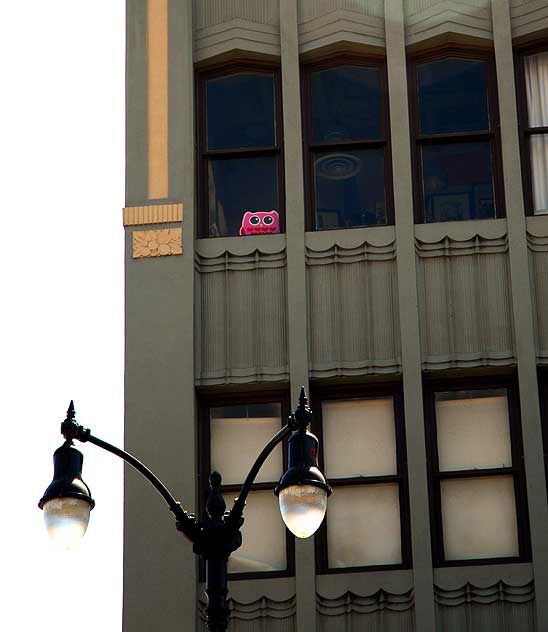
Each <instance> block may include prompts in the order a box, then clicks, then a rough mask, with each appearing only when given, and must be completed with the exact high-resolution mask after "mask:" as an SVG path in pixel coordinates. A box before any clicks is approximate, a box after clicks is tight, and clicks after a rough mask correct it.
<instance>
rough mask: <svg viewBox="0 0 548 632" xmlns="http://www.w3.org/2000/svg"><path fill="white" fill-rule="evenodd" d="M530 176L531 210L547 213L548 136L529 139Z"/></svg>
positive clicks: (537, 135) (542, 135) (536, 136)
mask: <svg viewBox="0 0 548 632" xmlns="http://www.w3.org/2000/svg"><path fill="white" fill-rule="evenodd" d="M529 147H530V148H531V174H532V176H533V210H534V211H535V213H539V214H540V213H548V135H546V134H534V135H533V136H531V137H530V144H529Z"/></svg>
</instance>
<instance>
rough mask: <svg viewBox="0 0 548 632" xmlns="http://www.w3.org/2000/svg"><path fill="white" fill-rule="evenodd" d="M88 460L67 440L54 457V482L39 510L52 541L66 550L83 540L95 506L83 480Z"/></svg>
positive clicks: (45, 494) (41, 501) (44, 496)
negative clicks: (42, 514) (85, 462)
mask: <svg viewBox="0 0 548 632" xmlns="http://www.w3.org/2000/svg"><path fill="white" fill-rule="evenodd" d="M83 462H84V457H83V455H82V453H81V452H80V451H79V450H77V449H76V448H75V447H74V446H73V445H72V441H70V440H67V441H65V443H64V444H63V445H62V446H61V447H60V448H57V450H55V453H54V455H53V468H54V471H53V481H52V482H51V484H50V485H49V487H48V488H47V489H46V491H45V492H44V495H43V496H42V498H41V499H40V502H39V503H38V506H39V507H40V509H43V510H44V521H45V523H46V529H47V531H48V535H49V536H50V538H51V539H52V540H53V541H54V542H56V543H57V544H60V545H61V546H63V547H64V548H67V549H70V548H73V547H74V546H75V545H76V544H78V542H79V541H80V540H81V538H82V537H83V535H84V533H85V532H86V529H87V526H88V522H89V512H90V511H91V510H92V509H93V507H94V506H95V501H94V500H93V498H92V497H91V492H90V490H89V487H88V486H87V485H86V484H85V483H84V481H83V480H82V464H83Z"/></svg>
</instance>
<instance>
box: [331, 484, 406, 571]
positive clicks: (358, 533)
mask: <svg viewBox="0 0 548 632" xmlns="http://www.w3.org/2000/svg"><path fill="white" fill-rule="evenodd" d="M327 550H328V564H329V567H330V568H344V567H352V566H374V565H380V564H401V561H402V551H401V528H400V501H399V490H398V485H397V484H383V485H359V486H354V487H336V488H335V489H334V490H333V494H332V495H331V496H330V497H329V502H328V504H327Z"/></svg>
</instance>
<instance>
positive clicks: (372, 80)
mask: <svg viewBox="0 0 548 632" xmlns="http://www.w3.org/2000/svg"><path fill="white" fill-rule="evenodd" d="M303 76H304V83H303V93H304V94H303V105H304V115H303V118H304V138H305V162H306V168H305V177H306V182H307V191H308V193H307V209H308V210H307V229H308V230H326V229H333V228H351V227H355V226H377V225H382V224H387V223H393V221H394V219H393V209H392V207H393V205H392V186H391V180H392V176H391V159H390V143H389V140H388V129H389V123H388V104H387V94H388V92H387V81H386V70H385V63H384V60H380V61H379V60H372V61H364V60H363V59H359V58H358V59H354V58H349V57H344V58H335V59H333V58H331V59H330V61H329V62H326V63H322V64H320V65H314V66H308V67H305V70H304V73H303Z"/></svg>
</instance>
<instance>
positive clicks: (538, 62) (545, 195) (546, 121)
mask: <svg viewBox="0 0 548 632" xmlns="http://www.w3.org/2000/svg"><path fill="white" fill-rule="evenodd" d="M525 86H526V92H527V110H528V123H529V127H546V126H548V52H544V53H539V54H538V55H529V56H528V57H525ZM530 148H531V171H532V176H533V204H534V209H533V210H534V211H535V213H547V212H548V138H547V137H546V136H543V135H537V134H534V135H532V136H531V137H530Z"/></svg>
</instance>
